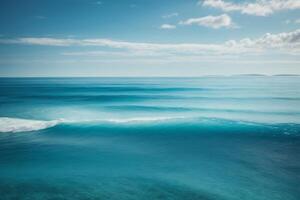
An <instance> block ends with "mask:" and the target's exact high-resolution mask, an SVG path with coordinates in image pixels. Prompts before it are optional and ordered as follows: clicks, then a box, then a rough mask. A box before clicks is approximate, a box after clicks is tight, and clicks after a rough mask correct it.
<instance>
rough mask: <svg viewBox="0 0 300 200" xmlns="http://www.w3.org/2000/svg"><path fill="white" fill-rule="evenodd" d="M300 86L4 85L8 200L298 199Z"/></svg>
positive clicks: (141, 81) (230, 81)
mask: <svg viewBox="0 0 300 200" xmlns="http://www.w3.org/2000/svg"><path fill="white" fill-rule="evenodd" d="M299 88H300V78H299V77H296V76H295V77H293V76H288V77H280V76H273V77H259V76H235V77H202V78H1V79H0V94H1V95H0V199H1V200H2V199H3V200H6V199H30V200H32V199H33V200H35V199H39V200H40V199H70V200H76V199H113V200H127V199H136V200H143V199H147V200H148V199H149V200H155V199H163V200H165V199H170V200H173V199H174V200H176V199H184V200H197V199H203V200H214V199H218V200H223V199H224V200H226V199H229V200H240V199H243V200H277V199H278V200H279V199H280V200H298V199H300V89H299Z"/></svg>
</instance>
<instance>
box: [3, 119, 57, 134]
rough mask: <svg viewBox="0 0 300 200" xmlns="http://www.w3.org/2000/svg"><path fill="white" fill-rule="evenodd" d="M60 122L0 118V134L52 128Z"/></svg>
mask: <svg viewBox="0 0 300 200" xmlns="http://www.w3.org/2000/svg"><path fill="white" fill-rule="evenodd" d="M60 122H61V120H51V121H41V120H29V119H19V118H9V117H0V132H12V133H17V132H27V131H37V130H42V129H46V128H50V127H53V126H55V125H57V124H58V123H60Z"/></svg>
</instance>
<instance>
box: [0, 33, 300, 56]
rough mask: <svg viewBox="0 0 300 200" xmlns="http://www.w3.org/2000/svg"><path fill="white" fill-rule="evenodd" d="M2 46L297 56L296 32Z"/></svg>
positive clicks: (18, 41)
mask: <svg viewBox="0 0 300 200" xmlns="http://www.w3.org/2000/svg"><path fill="white" fill-rule="evenodd" d="M0 43H2V44H23V45H43V46H57V47H59V46H65V47H68V46H93V47H103V48H108V49H107V50H114V49H115V50H122V51H124V52H126V51H127V53H136V54H140V55H145V54H147V55H151V54H152V55H166V54H168V55H174V56H178V55H181V56H184V55H188V56H192V55H194V56H196V55H241V54H249V55H251V54H254V55H256V54H265V53H270V52H277V53H280V54H292V55H299V54H300V29H298V30H295V31H292V32H282V33H278V34H271V33H266V34H264V35H263V36H261V37H259V38H256V39H250V38H243V39H241V40H229V41H227V42H224V43H218V44H215V43H213V44H211V43H141V42H128V41H117V40H111V39H103V38H96V39H64V38H63V39H60V38H34V37H32V38H15V39H4V38H1V39H0Z"/></svg>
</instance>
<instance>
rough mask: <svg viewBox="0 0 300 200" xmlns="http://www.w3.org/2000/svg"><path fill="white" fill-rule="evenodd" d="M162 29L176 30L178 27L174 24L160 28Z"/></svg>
mask: <svg viewBox="0 0 300 200" xmlns="http://www.w3.org/2000/svg"><path fill="white" fill-rule="evenodd" d="M160 28H161V29H175V28H176V26H175V25H172V24H163V25H161V26H160Z"/></svg>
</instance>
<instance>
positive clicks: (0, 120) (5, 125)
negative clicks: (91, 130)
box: [0, 117, 184, 133]
mask: <svg viewBox="0 0 300 200" xmlns="http://www.w3.org/2000/svg"><path fill="white" fill-rule="evenodd" d="M182 118H184V117H135V118H126V119H124V118H113V119H104V120H101V119H91V120H66V119H59V120H50V121H42V120H32V119H20V118H10V117H0V132H11V133H17V132H28V131H38V130H42V129H46V128H50V127H53V126H56V125H58V124H61V123H64V124H68V123H90V122H92V123H103V122H104V123H105V122H109V123H147V122H155V121H165V120H176V119H182Z"/></svg>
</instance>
